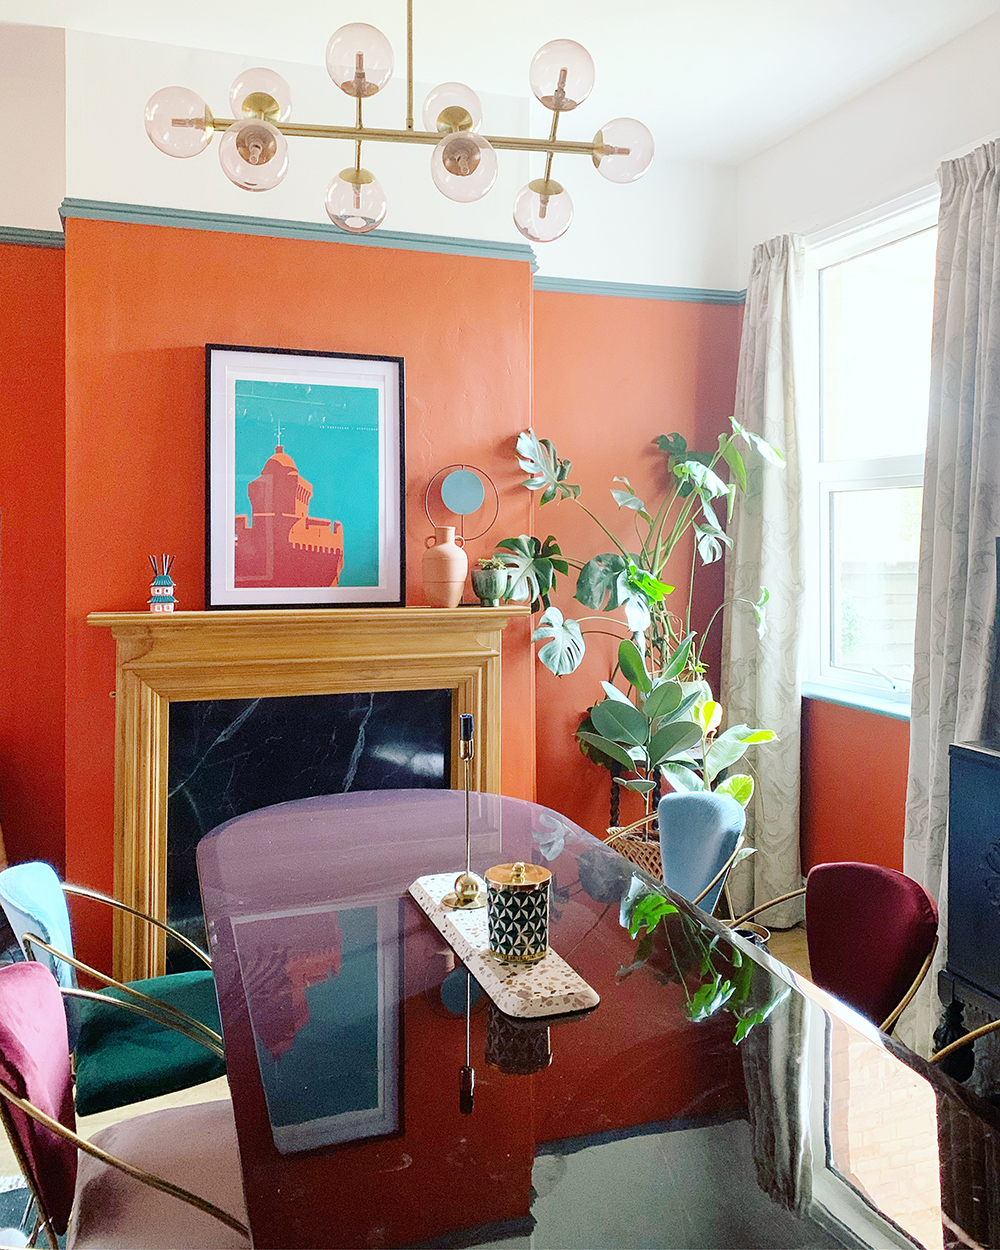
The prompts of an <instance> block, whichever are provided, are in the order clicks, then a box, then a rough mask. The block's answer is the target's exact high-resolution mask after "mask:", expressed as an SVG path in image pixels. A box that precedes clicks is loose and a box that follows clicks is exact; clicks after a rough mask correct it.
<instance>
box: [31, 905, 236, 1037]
mask: <svg viewBox="0 0 1000 1250" xmlns="http://www.w3.org/2000/svg"><path fill="white" fill-rule="evenodd" d="M60 884H61V885H62V890H63V893H64V894H66V895H68V896H70V897H72V898H85V899H89V900H90V901H91V902H94V903H105V904H106V905H107V906H108V907H113V908H116V909H117V910H118V911H123V912H128V914H129V915H130V916H136V917H138V918H139V919H140V920H145V921H146V923H147V924H151V925H153V926H155V927H156V928H157V929H161V930H162V931H163V932H164V933H166V934H167V935H168V936H169V937H172V938H174V940H175V941H177V942H179V943H180V944H181V945H182V946H184V947H186V949H187V950H189V951H190V952H191V953H192V954H193V955H194V956H195V957H196V958H197V959H199V960H200V961H201V962H202V963H203V964H204V965H205V967H206V968H208V969H211V967H212V960H211V958H210V957H209V955H208V952H207V951H204V950H202V948H201V947H200V946H198V945H197V944H196V943H194V942H192V941H191V940H190V938H186V937H185V936H184V934H183V933H179V932H178V931H177V930H176V929H175V928H173V926H172V925H169V924H166V923H165V922H164V921H162V920H157V919H156V917H155V916H150V915H148V914H147V913H146V912H144V911H139V910H138V909H137V908H135V907H130V906H129V905H128V903H122V902H120V901H119V900H118V899H116V898H112V897H111V895H109V894H102V893H101V892H100V891H99V890H91V889H88V888H87V887H86V886H81V885H69V884H67V883H66V882H65V881H63V882H61V883H60ZM24 942H25V945H26V946H27V947H28V948H29V949H30V947H31V946H32V945H34V946H37V947H38V948H39V949H40V950H44V951H47V952H48V953H49V954H50V955H52V956H54V957H55V958H56V959H62V960H64V961H65V962H66V963H68V964H69V965H70V967H72V968H75V969H76V970H77V972H83V973H85V974H86V975H87V976H89V977H93V979H94V980H95V981H99V982H101V984H102V985H108V986H111V987H112V988H113V989H116V990H118V991H119V992H121V993H123V994H126V995H128V998H129V999H132V1000H135V1001H136V1002H138V1003H141V1004H143V1005H144V1007H145V1011H141V1012H139V1014H140V1015H145V1016H147V1017H148V1018H149V1019H150V1020H154V1021H156V1023H158V1024H162V1025H163V1026H164V1027H166V1028H173V1029H176V1030H177V1032H179V1033H182V1034H183V1035H184V1036H185V1037H187V1038H188V1039H189V1040H190V1041H192V1042H198V1043H200V1044H201V1045H202V1046H206V1047H207V1048H208V1049H209V1050H211V1051H213V1052H214V1053H215V1054H216V1055H218V1056H219V1058H220V1059H224V1058H225V1054H224V1052H223V1049H222V1038H221V1037H220V1036H219V1034H218V1033H216V1032H215V1030H214V1029H210V1028H209V1027H208V1026H207V1025H205V1024H202V1022H201V1021H200V1020H196V1019H195V1018H194V1016H192V1015H189V1014H188V1012H186V1011H181V1010H180V1008H178V1007H173V1006H171V1005H170V1004H169V1003H162V1002H160V1001H159V1000H158V999H155V998H153V997H151V996H150V995H149V994H144V993H143V992H142V991H141V990H137V989H135V988H134V987H133V986H131V985H126V984H125V983H124V982H123V981H116V980H115V978H114V977H109V976H107V975H106V974H105V973H103V972H99V971H98V970H97V969H96V968H92V967H90V965H89V964H85V963H82V962H81V961H80V960H78V959H76V958H74V957H73V956H72V955H67V954H66V953H65V952H64V951H60V950H58V949H56V948H55V947H54V946H50V945H49V944H48V943H47V942H44V941H43V940H42V939H41V938H40V937H38V936H37V935H36V934H33V933H32V934H25V935H24ZM61 988H62V987H61ZM65 992H66V991H65V990H64V993H65ZM68 996H70V997H88V996H89V995H86V994H75V993H71V994H69V995H68ZM93 997H94V998H96V999H98V1000H99V1001H100V1002H104V1003H113V1004H115V1005H116V1006H119V1007H120V1006H124V1005H125V1003H124V1002H123V1000H122V999H120V998H107V997H105V996H104V995H93ZM154 1012H155V1013H156V1014H153V1013H154Z"/></svg>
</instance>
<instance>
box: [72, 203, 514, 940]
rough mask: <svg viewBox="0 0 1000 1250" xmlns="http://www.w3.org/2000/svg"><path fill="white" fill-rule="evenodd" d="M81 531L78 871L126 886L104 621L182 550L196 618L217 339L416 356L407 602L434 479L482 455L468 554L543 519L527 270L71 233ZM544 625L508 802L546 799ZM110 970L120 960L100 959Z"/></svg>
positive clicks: (391, 255)
mask: <svg viewBox="0 0 1000 1250" xmlns="http://www.w3.org/2000/svg"><path fill="white" fill-rule="evenodd" d="M66 243H67V250H66V263H67V268H66V303H67V308H66V322H67V345H68V346H67V358H66V409H67V411H66V422H67V445H68V448H69V451H68V456H67V465H66V479H67V481H66V496H67V529H68V533H69V535H70V542H71V546H72V547H73V548H74V549H75V550H77V551H79V552H82V553H86V558H84V559H82V560H81V561H80V567H79V568H78V569H77V570H76V571H75V573H74V576H73V577H72V578H71V579H70V581H69V584H68V586H67V594H66V602H67V609H66V611H67V646H68V656H67V670H68V698H67V719H66V755H67V779H66V810H67V837H66V844H67V854H66V858H67V872H68V874H69V875H70V876H71V877H72V878H73V879H75V880H77V881H82V882H86V883H87V884H90V885H93V886H96V887H98V888H103V889H108V888H110V887H111V885H112V848H113V835H112V830H113V821H114V811H113V794H114V787H113V778H114V702H113V700H112V699H110V698H109V697H108V696H109V692H110V691H111V690H112V689H113V688H114V648H113V643H112V640H111V637H110V635H109V634H108V632H107V631H106V630H98V629H94V628H92V627H88V626H87V625H86V623H85V622H86V616H87V613H88V612H92V611H95V610H127V609H132V610H137V609H138V610H142V609H143V608H144V607H145V602H146V599H147V598H148V585H149V567H148V562H147V560H146V556H147V553H148V552H154V551H155V552H160V551H168V552H173V553H175V554H176V557H177V560H176V565H175V570H174V576H175V578H176V581H177V594H178V598H179V601H180V605H181V607H182V608H192V609H198V608H201V607H202V606H203V576H204V543H205V535H204V457H205V413H204V345H205V343H206V342H215V343H234V344H251V345H256V346H264V347H287V348H303V349H310V350H326V351H344V352H369V353H384V354H386V355H396V356H403V357H404V358H405V361H406V364H405V385H406V470H407V501H406V504H407V598H408V601H409V602H410V603H422V602H424V598H423V591H422V587H421V573H420V560H421V556H422V555H423V552H424V538H425V537H426V535H427V533H428V524H427V519H426V517H425V516H424V513H423V492H424V489H425V487H426V485H427V482H428V481H429V479H430V478H431V476H432V475H433V474H434V473H435V472H436V471H437V470H438V469H439V468H441V467H443V466H444V465H447V464H449V463H453V462H455V461H462V460H464V461H470V462H472V463H474V464H477V465H479V466H480V467H481V468H483V469H485V470H486V471H487V472H489V473H490V474H492V475H493V476H494V478H495V479H496V481H497V483H498V486H499V487H500V490H501V503H502V508H501V517H500V520H499V522H498V525H497V528H496V530H495V531H494V534H493V535H491V536H490V539H489V540H483V541H482V542H481V543H480V544H477V545H476V549H473V550H470V556H472V557H473V558H474V557H475V556H476V555H477V554H482V553H483V551H489V550H490V549H491V548H492V539H493V538H494V537H499V536H501V535H502V534H506V533H520V532H522V531H523V530H524V529H525V528H526V527H527V524H528V512H529V501H528V497H527V492H526V491H524V490H523V489H521V488H520V487H519V486H518V484H517V481H518V478H517V474H516V467H515V465H514V462H513V458H512V456H511V450H512V447H513V440H514V437H515V435H516V433H517V431H518V430H520V429H523V428H524V427H525V426H526V425H527V424H528V423H529V420H530V415H529V407H530V363H531V362H530V318H531V299H532V291H531V274H530V270H529V266H528V264H527V263H526V262H518V261H500V260H486V259H480V258H473V257H461V256H440V255H433V254H430V253H422V252H408V251H391V250H387V249H382V248H374V247H358V246H351V245H349V244H339V243H326V242H323V243H319V242H311V241H302V240H292V239H275V238H258V237H244V236H239V235H234V234H221V233H212V232H207V231H204V232H203V231H196V230H182V229H172V228H163V227H155V226H140V225H122V224H115V223H109V222H99V221H80V220H69V221H67V223H66ZM527 635H528V626H527V622H520V623H515V624H513V625H512V626H511V627H510V629H509V632H508V643H507V645H506V646H505V655H504V694H503V698H504V707H503V723H504V742H505V743H506V744H507V745H506V747H505V753H504V766H503V788H504V790H505V791H506V792H507V793H508V794H513V795H521V796H526V797H530V796H531V794H532V791H533V785H534V743H533V740H532V739H533V734H532V729H533V725H532V722H531V710H530V709H531V707H532V683H533V671H532V662H531V658H530V655H529V652H528V648H527ZM92 953H93V954H94V955H95V956H97V957H99V956H100V955H101V954H106V945H104V946H103V949H102V950H101V951H95V952H92Z"/></svg>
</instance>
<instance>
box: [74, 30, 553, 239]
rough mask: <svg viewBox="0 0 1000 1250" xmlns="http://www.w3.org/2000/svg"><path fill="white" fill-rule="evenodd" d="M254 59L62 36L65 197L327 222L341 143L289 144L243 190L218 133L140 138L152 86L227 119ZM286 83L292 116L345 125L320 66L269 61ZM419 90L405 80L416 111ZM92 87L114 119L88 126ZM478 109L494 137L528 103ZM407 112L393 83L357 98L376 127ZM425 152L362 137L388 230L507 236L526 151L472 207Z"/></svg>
mask: <svg viewBox="0 0 1000 1250" xmlns="http://www.w3.org/2000/svg"><path fill="white" fill-rule="evenodd" d="M253 64H254V62H253V60H251V59H250V58H248V57H245V56H232V55H226V54H225V53H220V52H210V51H204V50H196V49H190V48H177V47H172V46H170V45H167V44H158V43H145V42H141V41H138V40H132V39H115V38H109V37H107V36H104V35H94V34H89V33H83V32H79V31H71V30H68V31H67V32H66V105H67V123H66V125H67V156H66V194H67V195H68V196H71V197H74V198H77V199H86V200H109V201H113V202H116V203H122V204H155V205H159V206H166V207H168V208H185V209H194V210H199V211H202V212H212V213H239V214H244V215H248V216H254V217H271V218H284V219H288V220H292V221H309V222H318V221H322V222H328V218H327V216H326V211H325V209H324V207H323V197H324V195H325V193H326V188H327V186H328V185H329V183H330V180H331V179H332V178H333V176H334V175H335V174H336V173H337V171H338V170H340V169H343V168H344V167H345V166H347V165H350V164H352V163H353V161H354V147H353V144H351V143H348V142H344V141H341V140H319V139H291V140H289V163H288V173H287V174H286V176H285V178H284V180H283V181H282V182H281V183H280V185H279V186H277V187H275V188H274V190H273V191H266V192H248V191H241V190H240V189H239V188H238V187H236V186H234V185H233V184H232V183H231V182H230V181H229V179H228V178H226V176H225V175H224V174H223V172H222V169H221V167H220V165H219V139H218V137H216V138H215V139H213V141H212V143H211V144H210V146H209V147H208V148H207V149H206V151H204V152H202V153H201V154H199V155H198V156H195V157H191V158H189V159H186V160H176V159H173V158H171V157H169V156H166V155H164V153H162V152H160V151H158V150H157V149H156V148H154V147H153V145H152V144H151V143H150V141H149V139H148V138H147V136H146V132H145V129H144V126H143V110H144V108H145V105H146V101H147V100H148V99H149V97H150V96H151V95H152V94H153V93H154V92H155V91H158V90H159V89H160V88H162V87H167V86H174V85H177V86H184V87H190V88H191V89H192V90H193V91H196V92H197V93H198V94H199V95H200V96H202V97H203V98H204V99H205V100H206V101H207V103H208V106H209V108H210V109H211V110H212V112H213V113H215V114H216V115H217V116H219V117H229V116H231V109H230V106H229V88H230V85H231V83H232V82H233V80H234V79H235V78H236V76H237V75H238V74H239V73H240V72H241V71H243V70H245V69H248V68H250V67H251V66H252V65H253ZM269 65H270V68H272V69H275V70H277V72H278V73H279V74H281V75H282V76H283V77H284V78H285V79H286V80H287V82H288V83H289V85H290V87H291V90H292V116H291V119H290V120H292V121H301V122H306V121H321V122H328V123H330V124H339V125H345V126H350V125H353V124H354V106H353V101H351V100H349V99H348V98H347V97H346V96H344V95H342V94H341V93H340V92H338V91H337V90H336V89H335V87H334V86H333V83H332V82H331V81H330V78H329V76H328V75H327V73H326V70H325V68H321V67H319V66H315V65H297V64H288V63H285V62H282V61H272V62H269ZM429 89H430V87H429V85H423V84H419V83H418V84H415V90H414V96H415V99H416V101H417V106H418V107H419V104H420V102H422V100H423V97H424V96H425V95H426V93H427V91H428V90H429ZM95 94H96V95H97V97H98V98H99V101H100V107H101V110H102V112H104V111H106V112H107V115H108V116H110V117H114V118H115V119H117V123H118V124H117V125H116V126H104V127H100V128H97V129H96V131H95V128H94V127H93V126H92V125H91V124H90V121H89V117H90V115H91V114H92V109H93V103H94V99H95ZM483 108H484V113H485V115H486V117H487V119H488V121H489V125H490V126H491V127H495V128H496V129H495V132H499V133H501V134H506V133H518V132H519V131H523V129H524V127H525V125H526V122H527V117H526V112H527V106H526V104H525V103H524V102H523V101H519V100H514V99H511V98H509V97H503V96H485V97H483ZM405 116H406V105H405V89H404V86H403V84H402V83H401V82H398V81H393V82H391V83H390V84H389V86H388V87H387V88H386V90H385V91H384V92H382V93H380V94H379V95H378V96H376V97H374V98H373V99H372V100H369V101H366V103H365V110H364V120H365V123H366V125H370V126H375V127H399V126H401V125H402V124H403V120H404V119H405ZM432 151H433V149H432V148H429V147H418V146H415V145H414V146H404V145H401V144H367V145H366V146H365V148H364V152H363V160H364V163H365V165H366V167H367V168H369V169H371V170H372V172H373V173H374V174H375V175H376V177H377V178H378V179H379V181H380V182H381V183H382V185H383V187H384V188H385V191H386V195H387V198H388V203H389V209H388V214H387V216H386V220H385V226H386V228H387V229H392V230H406V231H415V232H427V233H433V234H446V235H460V236H464V237H467V238H468V237H471V238H490V239H505V238H508V237H510V235H511V233H512V232H513V233H514V235H515V236H516V237H518V238H520V236H519V235H517V232H516V231H515V230H514V228H513V225H510V227H509V228H508V220H509V212H508V209H507V206H508V205H509V203H510V202H511V201H512V200H513V198H514V195H515V193H516V192H517V190H518V188H519V187H520V186H521V185H522V183H523V182H525V181H526V180H527V170H528V166H527V157H526V156H523V155H521V154H520V153H516V152H514V153H503V154H502V155H503V156H507V157H509V158H510V159H508V160H501V162H500V168H499V173H498V175H497V181H496V184H495V186H494V187H493V190H492V191H491V192H490V194H489V195H488V196H487V197H486V198H485V199H484V200H483V201H481V202H480V203H479V204H476V205H473V206H471V211H463V207H464V206H462V205H458V204H454V203H453V202H452V201H450V200H447V199H445V197H444V196H442V195H441V194H440V193H439V192H438V191H437V190H436V189H435V187H434V185H433V184H432V182H431V179H430V171H429V162H430V156H431V152H432Z"/></svg>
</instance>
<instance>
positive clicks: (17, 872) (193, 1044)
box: [0, 863, 226, 1116]
mask: <svg viewBox="0 0 1000 1250" xmlns="http://www.w3.org/2000/svg"><path fill="white" fill-rule="evenodd" d="M67 894H69V895H76V896H78V897H82V898H88V899H94V900H96V901H99V902H102V903H106V904H108V905H109V906H111V907H115V908H118V909H120V910H123V911H127V912H130V913H131V914H133V915H137V916H141V917H142V918H143V919H144V920H146V921H147V922H148V923H150V924H152V925H155V926H156V927H157V928H160V929H163V930H165V931H166V932H167V933H169V934H171V936H173V937H174V938H176V939H177V940H178V941H179V942H181V943H182V944H183V945H184V946H186V947H187V948H188V949H189V950H191V951H192V952H193V953H194V954H195V955H197V956H198V958H199V959H200V960H201V961H202V962H203V963H204V964H205V967H204V968H203V969H198V970H197V971H194V972H178V973H172V974H170V975H168V976H162V977H152V978H149V979H147V980H142V981H131V982H128V983H127V984H123V983H122V982H119V981H115V980H114V979H113V978H112V977H108V976H105V974H104V973H101V972H98V971H97V970H96V969H93V968H90V967H88V966H87V965H86V964H83V963H81V962H80V961H79V960H78V959H77V958H76V956H75V955H74V953H73V935H72V931H71V929H70V922H69V911H68V909H67V906H66V895H67ZM0 906H2V907H3V910H4V912H5V914H6V916H7V920H8V922H9V924H10V927H11V929H12V930H13V931H14V935H15V937H16V938H17V940H18V942H19V944H20V946H21V949H22V950H23V952H24V954H25V956H26V958H28V959H31V960H36V961H37V962H39V963H42V964H44V965H45V966H46V967H47V968H48V969H49V971H50V972H51V973H52V975H53V976H54V977H55V979H56V982H57V983H58V985H59V988H60V991H61V993H62V995H63V1002H64V1005H65V1007H66V1018H67V1026H68V1030H69V1045H70V1050H71V1051H72V1053H73V1056H74V1061H75V1063H74V1066H75V1072H76V1110H77V1114H78V1115H82V1116H85V1115H93V1114H94V1113H95V1112H98V1111H108V1110H110V1109H111V1108H112V1107H122V1106H126V1105H128V1104H129V1103H134V1102H142V1101H143V1100H144V1099H146V1098H155V1097H157V1096H158V1095H160V1094H170V1093H173V1092H174V1091H176V1090H180V1089H188V1088H189V1087H190V1086H192V1085H199V1084H201V1082H202V1081H210V1080H212V1079H213V1078H215V1077H218V1076H222V1075H223V1074H224V1073H225V1070H226V1067H225V1058H224V1055H223V1049H222V1038H221V1036H220V1032H219V1031H220V1025H219V1006H218V1001H217V999H216V994H215V981H214V978H213V975H212V965H211V960H210V959H209V957H208V955H207V954H206V953H205V952H204V951H202V950H200V949H199V948H198V947H197V946H196V945H195V944H194V943H193V942H190V941H188V939H187V938H185V937H184V936H183V935H182V934H179V933H177V932H176V931H175V930H173V929H171V928H170V927H169V926H168V925H165V924H163V923H162V922H161V921H158V920H154V919H153V918H152V917H151V916H145V915H143V913H142V912H137V911H135V910H134V909H133V908H131V907H127V906H126V905H125V904H124V903H119V902H118V901H117V899H112V898H108V897H107V896H106V895H104V894H98V893H96V892H95V891H93V890H86V889H83V888H81V887H79V886H70V885H64V884H63V883H61V882H60V880H59V878H58V877H57V876H56V874H55V872H54V871H53V870H52V868H51V867H50V866H49V865H48V864H44V863H27V864H15V865H13V866H12V867H10V868H5V869H4V870H3V871H2V872H0ZM78 971H80V972H84V973H86V974H87V975H88V976H91V977H93V978H95V979H96V980H97V981H98V982H100V983H102V984H103V985H104V986H105V987H106V988H104V989H101V990H99V991H94V990H84V989H81V988H80V987H79V985H78V984H77V976H76V974H77V972H78Z"/></svg>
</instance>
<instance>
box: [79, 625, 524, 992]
mask: <svg viewBox="0 0 1000 1250" xmlns="http://www.w3.org/2000/svg"><path fill="white" fill-rule="evenodd" d="M528 613H529V608H528V606H527V605H526V604H505V605H504V606H503V607H499V608H483V607H460V608H425V607H414V608H302V609H294V608H291V609H289V608H282V609H280V610H274V611H271V610H263V611H260V610H253V611H221V612H93V613H91V614H90V615H89V616H88V617H87V621H88V623H89V624H90V625H95V626H98V627H103V628H107V629H110V630H111V632H112V634H113V636H114V638H115V643H116V652H117V661H116V681H115V695H116V700H115V719H116V725H117V728H116V745H115V891H116V894H117V896H118V897H119V898H120V899H122V901H123V902H126V903H128V904H130V905H131V906H133V907H138V908H139V909H140V910H142V911H146V912H149V913H150V914H151V915H153V916H156V917H157V918H158V919H164V918H165V917H166V910H167V897H166V854H167V771H168V740H169V720H170V704H171V702H177V701H191V700H198V699H206V700H212V699H253V698H281V697H284V696H295V695H311V694H348V693H358V692H370V691H392V690H441V689H450V690H451V691H452V692H453V697H452V718H453V722H454V724H453V733H457V728H458V716H459V714H460V713H462V712H471V713H473V715H474V716H475V718H476V725H477V728H478V733H477V737H478V739H479V748H478V750H477V752H476V755H475V758H474V760H473V767H472V774H473V775H472V778H471V780H472V785H473V787H474V788H475V789H477V790H486V791H492V792H493V793H498V792H499V789H500V663H501V654H500V653H501V636H502V634H503V630H504V627H505V626H506V625H507V622H508V621H509V620H511V619H512V618H515V617H517V618H523V617H526V616H527V615H528ZM455 756H456V758H455V760H454V761H453V765H452V778H451V784H452V785H457V784H459V776H458V771H457V770H458V763H457V752H456V753H455ZM164 949H165V948H164V944H163V940H162V935H154V936H152V937H151V936H150V934H149V933H148V931H147V929H146V927H145V926H141V925H139V924H136V923H134V922H133V921H132V919H131V917H129V916H127V915H125V916H116V930H115V967H116V970H117V973H116V975H118V976H119V977H122V978H123V979H125V980H135V979H137V978H139V977H143V976H154V975H157V974H158V973H159V972H161V971H162V969H163V959H164Z"/></svg>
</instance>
